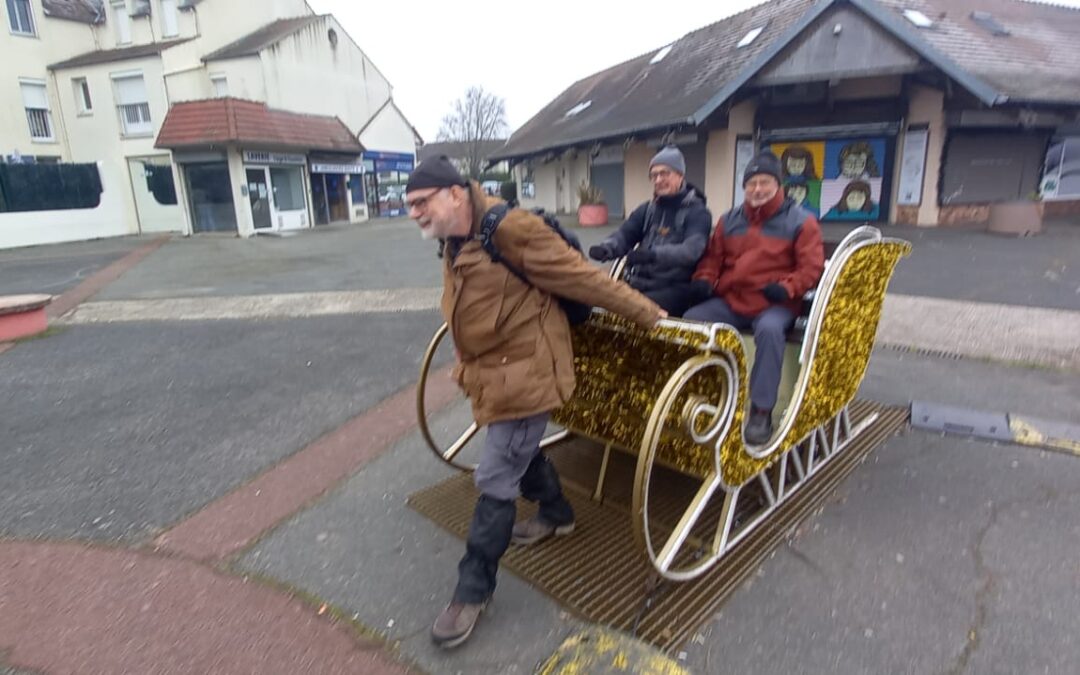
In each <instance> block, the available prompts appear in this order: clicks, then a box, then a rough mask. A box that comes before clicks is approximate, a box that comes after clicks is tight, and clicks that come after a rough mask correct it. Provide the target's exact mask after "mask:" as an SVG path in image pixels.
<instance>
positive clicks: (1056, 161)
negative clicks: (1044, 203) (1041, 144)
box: [1040, 136, 1080, 199]
mask: <svg viewBox="0 0 1080 675" xmlns="http://www.w3.org/2000/svg"><path fill="white" fill-rule="evenodd" d="M1040 192H1041V194H1042V197H1043V199H1080V136H1065V137H1061V138H1055V139H1054V140H1053V142H1051V143H1050V149H1049V150H1047V151H1046V161H1045V163H1044V166H1043V177H1042V185H1041V186H1040Z"/></svg>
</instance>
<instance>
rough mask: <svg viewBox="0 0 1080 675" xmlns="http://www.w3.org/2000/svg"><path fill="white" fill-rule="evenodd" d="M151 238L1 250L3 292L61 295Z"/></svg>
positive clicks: (0, 263) (0, 267) (126, 238)
mask: <svg viewBox="0 0 1080 675" xmlns="http://www.w3.org/2000/svg"><path fill="white" fill-rule="evenodd" d="M148 241H149V239H148V238H139V237H125V238H122V239H108V240H100V241H90V242H80V243H77V244H58V245H56V246H39V247H34V248H22V249H14V250H8V251H0V295H18V294H22V293H48V294H50V295H59V294H61V293H63V292H64V291H67V290H69V289H71V288H73V287H75V286H76V285H78V284H79V283H81V282H82V281H83V280H85V279H87V278H88V277H90V276H91V275H93V274H94V273H95V272H97V271H99V270H102V269H104V268H105V267H107V266H108V265H109V264H111V263H113V262H116V261H117V260H119V259H120V258H123V257H124V256H125V255H127V254H128V253H130V252H132V251H134V250H136V249H138V248H139V247H140V246H143V245H145V244H146V243H147V242H148Z"/></svg>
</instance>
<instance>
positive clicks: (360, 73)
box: [211, 16, 415, 152]
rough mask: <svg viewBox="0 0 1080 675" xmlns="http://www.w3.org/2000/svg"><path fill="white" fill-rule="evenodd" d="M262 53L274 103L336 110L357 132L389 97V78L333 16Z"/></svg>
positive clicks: (324, 112) (324, 111)
mask: <svg viewBox="0 0 1080 675" xmlns="http://www.w3.org/2000/svg"><path fill="white" fill-rule="evenodd" d="M331 30H333V31H334V32H335V33H336V34H337V40H338V43H337V47H336V48H334V47H332V46H331V43H330V39H329V37H328V34H329V31H331ZM260 57H261V58H262V61H263V73H264V78H265V81H266V102H267V104H269V105H270V107H272V108H281V109H284V110H293V111H296V112H306V113H312V114H317V115H335V116H337V117H340V118H341V120H342V121H343V122H344V123H345V125H346V126H348V127H349V129H351V130H352V131H353V133H356V132H358V131H360V129H361V128H363V126H364V125H365V124H367V123H368V120H370V119H371V118H372V116H373V115H374V114H375V113H376V112H377V111H378V110H379V108H380V107H381V106H382V105H383V104H384V103H386V101H387V99H389V98H390V94H391V90H390V83H389V82H388V81H387V80H386V78H385V77H384V76H383V75H382V73H380V72H379V70H378V68H376V67H375V64H373V63H372V62H371V60H370V59H368V58H367V56H366V55H365V54H364V52H363V51H361V50H360V48H359V47H358V46H357V45H356V44H355V43H353V41H352V40H351V39H350V38H349V36H348V34H347V33H346V32H345V29H344V28H342V27H341V25H340V24H339V23H338V22H337V21H335V20H334V18H333V17H329V16H328V17H324V18H322V19H321V20H319V21H316V22H315V23H313V24H311V25H310V26H308V27H307V28H304V29H303V30H300V31H298V32H297V33H295V34H293V35H291V36H289V37H287V38H285V39H284V40H282V41H281V42H279V43H278V44H276V45H273V46H272V47H270V48H268V49H266V50H264V51H263V52H262V53H261V54H260ZM211 65H213V64H211ZM412 145H413V144H412V142H411V141H410V147H411V146H412ZM403 152H404V151H403ZM408 152H415V149H410V150H408Z"/></svg>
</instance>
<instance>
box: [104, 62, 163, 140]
mask: <svg viewBox="0 0 1080 675" xmlns="http://www.w3.org/2000/svg"><path fill="white" fill-rule="evenodd" d="M113 84H114V85H115V87H116V107H117V109H118V110H119V112H120V130H121V134H122V135H124V136H146V135H149V134H152V133H154V124H153V122H152V121H151V119H150V102H149V100H148V99H147V96H146V83H145V82H143V76H142V75H141V74H139V75H127V76H121V77H113Z"/></svg>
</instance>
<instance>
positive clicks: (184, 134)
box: [154, 98, 364, 153]
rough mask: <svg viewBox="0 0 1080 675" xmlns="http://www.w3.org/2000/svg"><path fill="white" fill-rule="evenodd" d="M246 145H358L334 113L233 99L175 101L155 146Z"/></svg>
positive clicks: (313, 147)
mask: <svg viewBox="0 0 1080 675" xmlns="http://www.w3.org/2000/svg"><path fill="white" fill-rule="evenodd" d="M229 144H247V145H259V146H268V147H274V148H290V149H297V150H335V151H342V152H357V153H359V152H362V151H363V150H364V146H362V145H361V144H360V141H358V140H356V137H355V136H354V135H353V134H352V132H351V131H349V128H348V127H346V126H345V124H344V123H343V122H342V121H341V120H339V119H338V118H336V117H327V116H324V115H303V114H300V113H294V112H287V111H285V110H274V109H272V108H268V107H267V106H266V104H265V103H257V102H255V101H243V100H240V99H236V98H215V99H209V100H205V101H188V102H185V103H177V104H176V105H174V106H173V107H172V108H171V109H170V110H169V114H168V115H166V116H165V122H164V123H163V124H162V125H161V131H160V132H159V133H158V137H157V141H156V142H155V144H154V145H155V147H158V148H170V149H176V148H191V147H205V146H208V145H229Z"/></svg>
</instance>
